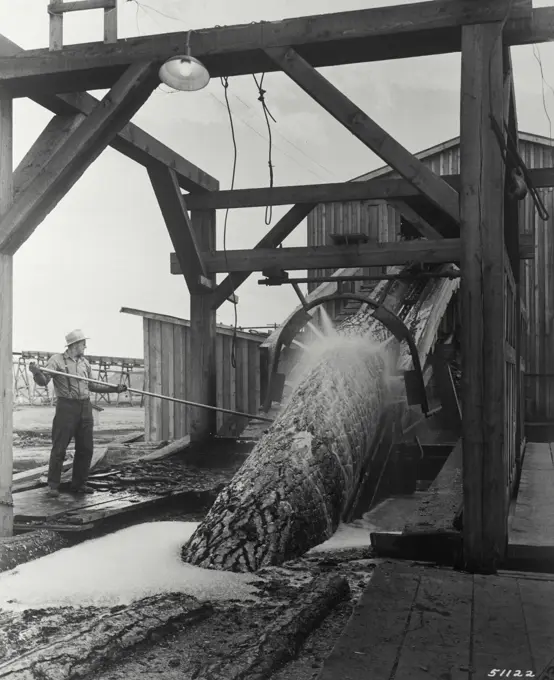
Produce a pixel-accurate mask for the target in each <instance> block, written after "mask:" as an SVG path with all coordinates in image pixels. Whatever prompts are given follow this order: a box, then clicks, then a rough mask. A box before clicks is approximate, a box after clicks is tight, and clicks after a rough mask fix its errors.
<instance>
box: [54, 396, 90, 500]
mask: <svg viewBox="0 0 554 680" xmlns="http://www.w3.org/2000/svg"><path fill="white" fill-rule="evenodd" d="M93 429H94V419H93V416H92V404H91V403H90V399H83V400H81V399H63V398H59V399H58V403H57V404H56V415H55V416H54V422H53V423H52V452H51V453H50V465H49V468H48V485H49V486H50V487H52V488H56V489H57V488H58V487H59V485H60V479H61V476H62V469H63V462H64V460H65V455H66V451H67V447H68V446H69V444H70V442H71V440H72V439H73V438H74V439H75V457H74V459H73V479H72V482H71V486H72V488H73V489H79V488H81V487H82V486H83V485H84V484H85V482H86V481H87V478H88V474H89V470H90V463H91V460H92V452H93V440H92V437H93Z"/></svg>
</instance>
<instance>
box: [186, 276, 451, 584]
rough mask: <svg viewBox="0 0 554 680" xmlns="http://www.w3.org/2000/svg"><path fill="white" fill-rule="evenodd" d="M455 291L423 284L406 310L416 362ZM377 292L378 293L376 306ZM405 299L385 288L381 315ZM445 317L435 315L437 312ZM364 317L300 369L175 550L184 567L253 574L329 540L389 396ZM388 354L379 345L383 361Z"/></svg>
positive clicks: (374, 331) (400, 287) (373, 327)
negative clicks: (225, 482) (203, 515)
mask: <svg viewBox="0 0 554 680" xmlns="http://www.w3.org/2000/svg"><path fill="white" fill-rule="evenodd" d="M458 283H459V282H458V281H450V280H448V279H434V280H428V282H427V283H423V284H420V287H422V290H421V291H420V295H419V303H418V302H416V304H415V305H413V306H411V305H410V307H407V308H406V312H408V316H407V320H408V319H410V318H411V325H412V326H413V330H414V338H415V342H416V345H418V348H419V346H420V345H421V351H420V358H421V359H423V360H425V358H426V352H427V351H428V348H429V347H431V346H432V338H431V334H428V333H427V329H428V328H429V327H430V326H435V325H436V318H435V316H436V315H434V314H433V313H431V312H432V309H433V301H436V300H437V298H440V299H441V301H442V302H443V303H444V302H445V301H447V300H449V299H450V298H451V296H452V294H453V292H454V290H455V289H456V288H457V286H458ZM385 286H386V282H381V283H380V284H379V286H378V287H377V289H376V290H375V298H376V299H379V295H380V294H381V293H382V292H383V291H385ZM411 289H413V286H410V285H409V284H406V283H405V282H400V281H397V282H395V283H394V284H393V285H392V287H391V289H390V293H389V295H388V297H387V306H388V307H389V309H392V310H393V311H399V310H400V309H401V308H402V306H403V299H404V297H405V296H406V295H408V294H409V293H410V291H411V292H412V293H413V290H411ZM445 309H446V305H445V304H443V305H442V306H441V305H439V306H438V310H439V312H442V313H444V310H445ZM410 310H411V311H410ZM418 310H421V311H425V312H426V313H425V314H424V315H423V316H424V317H425V323H420V324H418V323H417V312H418ZM427 310H429V313H427ZM371 313H372V310H371V309H367V308H365V306H363V307H362V308H361V309H360V311H359V312H358V313H357V314H355V315H353V316H352V317H350V318H348V319H347V320H346V321H345V322H343V323H342V324H341V326H339V328H338V329H337V340H335V341H330V342H328V343H326V344H325V346H324V347H323V348H322V349H321V351H320V352H319V353H318V355H317V357H316V358H315V359H313V360H312V361H311V362H310V363H309V367H308V368H307V369H306V371H305V373H304V377H302V378H301V379H300V381H299V384H298V386H297V387H296V389H295V390H294V391H293V393H292V395H291V396H290V398H289V400H288V401H287V403H286V404H285V405H284V407H283V409H282V411H281V412H280V414H279V415H278V416H277V418H276V419H275V421H274V422H273V423H272V425H271V426H270V428H269V429H268V430H267V432H266V434H265V435H264V436H263V437H262V438H261V439H260V440H259V442H258V443H257V445H256V446H255V448H254V449H253V451H252V453H251V454H250V456H249V458H248V459H247V460H246V462H245V463H244V465H243V466H242V467H241V469H240V470H239V471H238V473H237V474H236V475H235V477H234V478H233V480H232V481H231V483H230V484H229V485H228V486H227V487H226V488H225V489H224V490H223V491H222V493H221V494H220V495H219V496H218V497H217V499H216V501H215V503H214V505H213V506H212V508H211V509H210V511H209V513H208V515H207V516H206V518H205V519H204V521H203V522H202V523H201V524H200V525H199V526H198V528H197V530H196V531H195V533H194V534H193V536H192V537H191V539H190V540H189V542H188V543H187V544H186V545H185V546H184V547H183V549H182V552H181V555H182V559H183V560H184V561H185V562H189V563H191V564H194V565H196V566H200V567H205V568H211V569H222V570H230V571H256V570H258V569H260V568H261V567H264V566H269V565H278V564H281V563H282V562H284V561H286V560H289V559H293V558H295V557H299V556H300V555H302V554H304V553H305V552H306V551H307V550H309V549H310V548H312V547H314V546H316V545H318V544H320V543H322V542H324V541H325V540H327V539H328V538H330V537H331V536H332V535H333V533H334V532H335V531H336V529H337V527H338V525H339V523H340V522H341V520H342V519H343V517H344V515H345V513H346V512H347V510H348V508H349V507H350V506H351V503H352V500H353V499H354V497H355V495H356V493H357V490H358V486H359V483H360V480H361V477H362V475H363V473H364V471H365V470H367V464H368V461H369V460H370V458H371V455H372V451H373V445H374V443H375V440H376V438H377V436H378V433H379V425H380V423H381V422H382V416H383V414H384V413H386V410H387V407H388V405H389V404H390V403H391V401H392V400H393V399H394V398H396V396H397V395H396V392H397V390H398V381H391V380H390V379H389V368H390V367H389V366H387V363H388V357H387V355H386V354H385V353H384V352H383V350H382V349H379V348H382V347H383V343H389V341H390V334H389V333H388V331H386V330H385V329H384V327H383V326H382V325H381V324H380V322H378V321H377V320H376V319H374V318H373V316H372V315H371ZM410 315H411V316H410ZM379 343H381V344H379ZM418 343H419V344H418ZM395 345H396V343H395V342H390V343H389V348H390V350H389V351H390V354H392V355H394V353H395V352H396V351H397V349H395ZM405 356H406V351H403V352H402V353H401V355H400V362H401V363H402V364H403V365H404V366H406V368H411V366H410V365H409V362H408V361H407V360H406V358H405ZM330 416H331V417H330Z"/></svg>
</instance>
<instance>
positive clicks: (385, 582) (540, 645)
mask: <svg viewBox="0 0 554 680" xmlns="http://www.w3.org/2000/svg"><path fill="white" fill-rule="evenodd" d="M553 658H554V576H553V577H546V576H540V575H536V574H524V573H517V572H512V573H511V574H509V573H508V572H505V573H503V574H502V575H499V576H477V575H475V576H474V575H471V574H465V573H460V572H455V571H452V570H449V569H439V568H432V567H425V566H412V565H410V563H408V562H402V563H399V562H392V561H389V562H385V563H383V564H381V565H379V566H378V567H377V568H376V571H375V574H374V575H373V578H372V580H371V582H370V583H369V585H368V586H367V588H366V590H365V592H364V593H363V595H362V598H361V600H360V602H359V604H358V605H357V607H356V609H355V611H354V614H353V615H352V617H351V619H350V621H349V623H348V624H347V626H346V628H345V629H344V631H343V633H342V635H341V637H340V638H339V639H338V641H337V643H336V644H335V646H334V648H333V650H332V652H331V654H330V656H329V657H328V658H327V660H326V661H325V664H324V666H323V669H322V671H321V672H320V674H319V675H318V680H337V679H339V678H340V680H368V679H369V678H371V680H435V679H436V680H462V679H463V680H481V679H482V678H487V677H494V676H493V675H491V672H492V671H493V670H494V669H496V670H497V673H496V674H495V675H496V677H540V676H539V674H540V673H541V672H542V671H543V670H544V669H545V668H546V667H547V666H548V665H549V664H550V662H551V661H552V660H553ZM503 670H504V671H505V673H504V675H503V676H500V672H501V671H503ZM508 670H511V673H510V674H509V675H508V673H507V672H508ZM516 670H519V671H520V672H521V673H520V674H515V671H516Z"/></svg>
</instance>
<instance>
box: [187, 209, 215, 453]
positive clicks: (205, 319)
mask: <svg viewBox="0 0 554 680" xmlns="http://www.w3.org/2000/svg"><path fill="white" fill-rule="evenodd" d="M191 225H192V229H193V231H194V235H195V237H196V239H197V243H198V247H199V249H200V251H208V250H215V235H216V218H215V210H192V211H191ZM211 281H212V284H213V286H214V288H215V276H213V277H211ZM198 290H199V291H200V290H201V289H200V288H199V289H198ZM212 305H213V293H209V292H194V291H191V294H190V330H191V381H190V386H191V397H190V398H191V401H196V402H197V403H200V404H207V405H209V406H216V363H215V337H216V335H215V332H216V312H215V310H214V309H212ZM215 432H216V412H215V411H209V410H208V409H199V408H196V409H192V410H191V428H190V436H191V441H201V440H203V439H206V437H209V436H210V435H213V434H215Z"/></svg>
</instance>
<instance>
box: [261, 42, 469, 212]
mask: <svg viewBox="0 0 554 680" xmlns="http://www.w3.org/2000/svg"><path fill="white" fill-rule="evenodd" d="M266 51H267V54H268V55H269V56H270V57H271V58H272V59H273V60H274V61H275V62H276V63H277V64H279V66H280V67H281V68H282V69H283V71H284V72H285V73H286V74H287V75H288V76H289V77H290V78H291V79H292V80H293V81H294V82H295V83H296V84H297V85H298V86H299V87H301V88H302V89H303V90H304V92H306V93H307V94H308V95H310V97H312V98H313V99H314V100H315V101H316V102H317V103H318V104H320V105H321V106H322V107H323V108H324V109H325V110H326V111H327V112H328V113H330V114H331V115H332V116H333V118H335V119H336V120H337V121H339V122H340V123H342V125H344V127H346V129H347V130H348V131H349V132H351V133H352V134H353V135H354V136H355V137H357V138H358V139H359V140H360V141H361V142H362V143H363V144H365V145H366V146H367V147H368V148H369V149H371V151H373V152H374V153H376V154H377V155H378V156H379V157H380V158H382V159H383V161H384V162H385V163H387V164H388V165H390V167H391V168H392V169H393V170H396V172H398V173H399V174H400V175H401V176H402V177H404V179H406V180H407V181H408V182H410V184H412V186H414V187H415V188H416V189H417V190H418V191H419V192H420V193H421V194H422V195H423V196H425V197H426V198H427V199H428V200H429V201H431V203H433V205H435V206H436V207H437V208H439V209H440V210H442V211H443V212H444V213H446V214H447V215H448V216H449V217H451V218H452V219H453V220H455V221H457V222H458V221H459V219H460V208H459V196H458V192H457V191H456V190H455V189H453V188H452V187H451V186H449V185H448V184H447V183H446V182H445V181H444V180H442V179H441V178H440V177H439V176H438V175H436V174H435V173H434V172H433V171H432V170H430V169H429V168H428V167H427V166H426V165H424V164H423V163H422V162H421V161H420V160H419V159H418V158H416V157H415V156H414V155H413V154H411V153H410V152H409V151H408V150H407V149H405V148H404V147H403V146H402V145H401V144H400V143H399V142H397V141H396V140H395V139H394V138H393V137H391V136H390V135H389V134H388V133H387V132H386V131H385V130H383V128H382V127H381V126H379V125H378V124H377V123H376V122H375V121H374V120H372V119H371V118H370V117H369V116H367V115H366V114H365V113H364V112H363V111H362V110H361V109H360V108H358V107H357V106H356V105H355V104H354V103H353V102H351V101H350V99H348V97H346V96H345V95H344V94H343V93H342V92H341V91H340V90H339V89H338V88H336V87H335V86H334V85H332V84H331V83H330V82H329V81H328V80H327V79H326V78H324V76H322V75H321V73H319V72H318V71H316V69H315V68H313V67H312V66H311V65H310V64H308V62H307V61H306V60H305V59H302V57H301V56H300V55H299V54H298V53H297V52H295V50H293V49H292V48H287V47H279V48H272V49H270V50H266Z"/></svg>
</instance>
